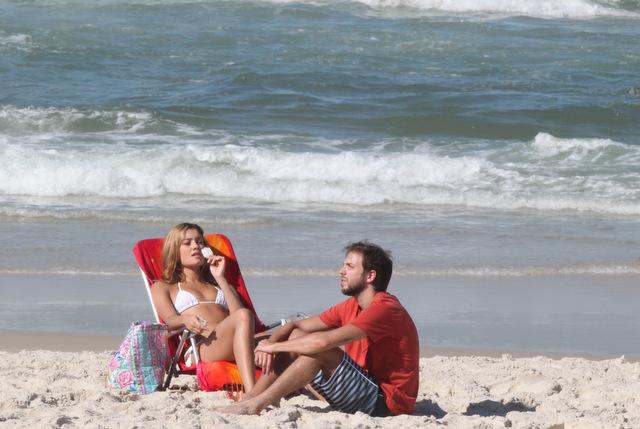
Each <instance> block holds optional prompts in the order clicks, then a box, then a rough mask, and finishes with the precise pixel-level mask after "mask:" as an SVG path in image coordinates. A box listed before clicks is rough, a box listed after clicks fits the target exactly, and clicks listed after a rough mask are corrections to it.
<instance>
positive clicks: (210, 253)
mask: <svg viewBox="0 0 640 429" xmlns="http://www.w3.org/2000/svg"><path fill="white" fill-rule="evenodd" d="M200 252H202V256H204V258H205V259H209V258H210V257H212V256H213V250H211V248H210V247H203V248H202V249H201V250H200Z"/></svg>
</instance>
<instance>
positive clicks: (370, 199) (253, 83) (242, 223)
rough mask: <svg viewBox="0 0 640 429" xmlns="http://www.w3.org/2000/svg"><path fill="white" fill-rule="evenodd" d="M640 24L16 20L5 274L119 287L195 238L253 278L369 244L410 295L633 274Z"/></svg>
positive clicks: (496, 12)
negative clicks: (454, 278)
mask: <svg viewBox="0 0 640 429" xmlns="http://www.w3.org/2000/svg"><path fill="white" fill-rule="evenodd" d="M639 24H640V5H639V4H638V2H637V1H624V2H616V1H607V2H599V3H598V2H594V1H591V0H573V1H560V2H549V1H543V0H539V1H524V0H520V1H510V2H490V1H484V2H483V1H480V2H464V1H463V2H449V1H444V0H442V1H435V0H421V1H420V0H412V1H409V0H397V1H372V0H368V1H361V2H354V1H313V2H304V1H300V2H290V1H283V2H279V1H253V2H252V1H170V0H168V1H152V0H142V1H119V0H109V1H101V2H91V3H87V2H80V1H67V0H41V1H28V2H25V1H19V2H18V1H16V2H9V1H5V2H2V3H0V71H1V73H2V76H3V79H2V80H0V219H1V220H2V225H0V229H2V230H3V233H4V236H5V237H7V239H6V240H5V241H6V244H5V249H6V253H7V255H6V257H5V258H3V259H2V262H0V264H1V266H0V269H1V270H3V271H5V272H15V271H30V270H31V271H35V272H50V271H53V272H59V271H61V272H65V271H72V272H94V271H106V272H116V273H123V272H128V271H129V270H130V269H131V260H130V255H129V249H130V248H131V247H132V245H133V244H134V243H135V241H136V240H137V239H138V238H143V237H147V236H150V235H153V236H157V235H163V234H164V232H165V231H166V230H167V229H168V228H169V227H170V226H171V225H172V224H174V223H177V222H179V221H182V220H185V219H189V220H195V221H197V222H200V223H202V224H203V225H204V226H205V228H206V229H207V230H209V231H212V230H220V231H223V232H227V233H228V234H230V235H231V236H232V238H233V239H234V240H235V241H238V242H239V243H240V248H241V250H240V251H241V252H243V253H244V254H245V256H244V257H245V258H247V260H248V261H249V265H250V266H251V267H254V268H255V269H256V272H259V273H260V272H264V271H265V270H267V271H269V272H280V273H294V274H295V273H303V272H306V273H308V272H309V270H312V271H313V270H315V271H322V270H326V267H327V265H328V264H331V266H332V267H333V266H335V264H336V263H337V262H336V260H337V259H339V257H336V253H338V254H339V249H340V248H341V246H342V245H343V244H344V243H345V242H346V241H349V240H352V239H358V238H362V237H369V238H371V239H372V240H374V241H380V242H382V243H383V244H385V245H386V246H387V247H390V248H392V249H394V250H396V255H397V256H398V258H399V260H398V261H397V264H398V266H399V267H404V269H405V271H406V272H409V273H412V274H418V275H420V274H424V275H430V274H447V273H452V272H454V273H463V274H470V275H477V274H481V273H483V272H484V273H486V272H489V273H500V274H505V273H507V274H516V275H522V274H531V273H547V272H548V273H556V272H584V273H592V272H597V273H619V272H627V273H628V272H632V273H633V272H638V271H640V269H639V267H638V256H639V250H638V245H639V244H640V233H638V221H639V219H640V191H639V189H640V145H639V144H638V143H639V140H638V136H639V135H640V78H639V77H638V76H639V75H638V71H639V70H640V44H638V43H637V40H639V39H640V37H639V36H640V25H639ZM75 230H78V231H83V234H87V232H89V231H90V232H91V235H94V236H95V237H94V239H96V240H99V241H100V242H102V243H104V245H103V246H104V251H103V253H102V254H101V255H102V257H98V256H97V255H96V253H95V252H93V251H92V250H91V247H90V245H87V244H86V243H85V242H84V241H85V240H86V238H85V237H84V236H82V235H78V234H76V233H75V232H74V231H75ZM43 233H45V234H47V235H50V236H51V238H52V239H53V240H55V241H56V243H58V244H57V245H56V247H55V248H51V247H47V246H45V247H44V249H41V247H42V246H41V245H40V244H39V245H33V244H31V243H33V242H36V241H37V240H36V237H39V236H42V235H41V234H43ZM18 236H19V237H20V239H17V237H18ZM25 243H26V244H25ZM309 243H314V245H313V246H310V245H309ZM75 248H81V249H83V251H82V252H81V254H77V253H76V252H73V249H75ZM274 248H275V249H278V251H277V252H275V253H274V252H273V251H270V252H266V253H267V255H265V252H264V250H263V249H274ZM52 250H55V251H52ZM34 252H39V253H40V254H42V255H43V256H42V257H41V258H38V259H37V260H36V261H34V260H33V259H32V258H28V257H25V256H24V255H31V254H33V253H34ZM66 254H72V255H73V256H71V257H66V256H62V257H61V256H60V255H66ZM51 255H54V256H55V257H51ZM275 255H277V256H275ZM105 256H106V257H105ZM315 271H314V272H315ZM323 272H326V271H323Z"/></svg>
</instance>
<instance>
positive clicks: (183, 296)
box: [173, 282, 229, 314]
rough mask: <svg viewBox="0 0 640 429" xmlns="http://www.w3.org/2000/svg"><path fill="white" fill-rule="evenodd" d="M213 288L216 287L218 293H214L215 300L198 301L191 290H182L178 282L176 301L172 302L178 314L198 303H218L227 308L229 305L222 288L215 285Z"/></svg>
mask: <svg viewBox="0 0 640 429" xmlns="http://www.w3.org/2000/svg"><path fill="white" fill-rule="evenodd" d="M215 288H216V289H218V294H217V295H216V300H215V301H198V298H196V297H195V296H193V294H192V293H191V292H189V291H186V290H182V285H181V284H180V282H178V289H180V290H179V291H178V293H177V294H176V302H174V303H173V306H174V307H175V309H176V311H177V312H178V314H182V313H184V312H185V311H186V310H188V309H189V308H191V307H193V306H196V305H198V304H218V305H221V306H223V307H224V308H226V309H227V310H228V309H229V306H228V305H227V300H226V299H225V298H224V293H223V292H222V289H220V288H219V287H217V286H215Z"/></svg>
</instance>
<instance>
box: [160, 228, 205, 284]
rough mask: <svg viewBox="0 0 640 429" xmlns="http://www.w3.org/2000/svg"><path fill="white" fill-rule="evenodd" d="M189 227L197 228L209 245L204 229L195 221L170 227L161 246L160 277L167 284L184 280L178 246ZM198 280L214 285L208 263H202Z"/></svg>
mask: <svg viewBox="0 0 640 429" xmlns="http://www.w3.org/2000/svg"><path fill="white" fill-rule="evenodd" d="M190 229H195V230H197V231H198V232H199V233H200V235H201V236H202V240H203V241H204V245H205V246H209V244H208V243H207V239H206V238H204V231H203V230H202V228H200V226H198V225H196V224H195V223H186V222H185V223H181V224H178V225H176V226H174V227H173V228H171V230H170V231H169V232H168V233H167V236H166V237H165V238H164V245H163V247H162V267H163V268H162V278H163V280H164V281H165V282H167V283H169V284H175V283H178V282H179V281H184V273H183V272H182V264H181V263H180V246H181V245H182V240H184V236H185V234H186V233H187V231H188V230H190ZM200 280H203V281H206V282H207V283H211V284H214V285H215V284H216V281H215V280H214V279H213V275H212V274H211V270H209V265H207V264H202V269H201V270H200Z"/></svg>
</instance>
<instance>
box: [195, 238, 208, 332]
mask: <svg viewBox="0 0 640 429" xmlns="http://www.w3.org/2000/svg"><path fill="white" fill-rule="evenodd" d="M207 249H208V247H207ZM196 318H197V319H198V325H199V326H200V327H201V328H205V327H206V326H207V325H208V324H209V321H208V320H205V319H203V318H202V317H200V316H196Z"/></svg>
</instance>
